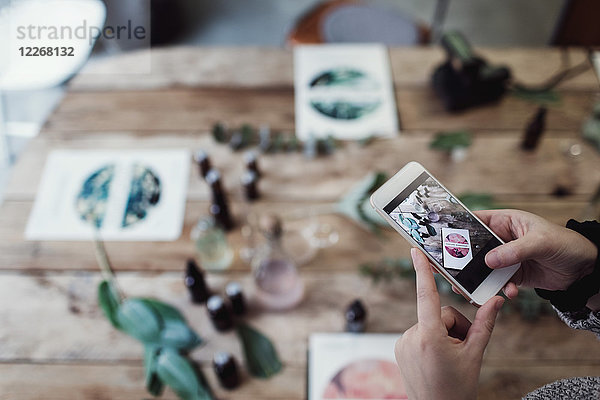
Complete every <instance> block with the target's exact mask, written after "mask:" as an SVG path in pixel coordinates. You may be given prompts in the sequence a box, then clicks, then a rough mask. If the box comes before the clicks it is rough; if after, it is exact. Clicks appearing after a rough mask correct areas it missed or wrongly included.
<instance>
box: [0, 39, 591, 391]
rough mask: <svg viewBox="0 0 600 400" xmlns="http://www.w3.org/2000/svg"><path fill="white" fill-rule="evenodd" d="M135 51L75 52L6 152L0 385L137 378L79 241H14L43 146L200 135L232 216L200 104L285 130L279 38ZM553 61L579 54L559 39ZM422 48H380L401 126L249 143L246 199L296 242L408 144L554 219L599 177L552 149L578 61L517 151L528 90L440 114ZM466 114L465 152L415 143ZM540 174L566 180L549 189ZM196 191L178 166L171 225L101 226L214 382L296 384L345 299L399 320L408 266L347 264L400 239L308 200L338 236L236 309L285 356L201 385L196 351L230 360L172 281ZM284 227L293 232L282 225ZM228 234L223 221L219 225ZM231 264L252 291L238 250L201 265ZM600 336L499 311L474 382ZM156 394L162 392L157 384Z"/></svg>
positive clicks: (287, 66)
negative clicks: (268, 294)
mask: <svg viewBox="0 0 600 400" xmlns="http://www.w3.org/2000/svg"><path fill="white" fill-rule="evenodd" d="M477 50H478V52H480V53H481V54H482V55H483V56H484V57H486V58H487V59H488V60H489V61H490V62H492V63H503V64H507V65H508V66H509V67H510V68H511V70H512V72H513V75H514V77H515V79H516V80H517V81H520V82H523V83H525V84H529V85H534V84H539V83H541V82H543V81H544V80H545V79H547V78H548V77H549V76H551V75H552V74H553V73H555V72H556V71H558V70H559V69H560V68H562V67H563V66H564V65H563V64H562V60H563V57H562V53H561V52H560V51H559V50H557V49H477ZM148 55H149V54H148V53H143V52H142V53H135V52H134V53H127V54H124V55H121V56H119V57H115V58H111V59H107V60H106V61H100V62H97V63H94V64H89V65H87V66H86V68H85V70H84V73H82V74H80V75H78V76H77V77H75V79H73V80H72V81H71V83H70V85H69V91H68V92H67V94H66V96H65V98H64V100H63V102H62V103H61V104H60V106H59V107H58V108H57V109H56V110H55V112H54V113H53V114H52V115H51V116H50V118H49V120H48V122H47V123H46V125H45V126H44V128H43V131H42V133H41V134H40V136H39V137H38V138H36V139H34V140H33V141H32V142H31V144H30V146H29V148H28V149H27V150H26V151H25V153H24V154H23V156H22V157H21V159H20V160H19V163H18V165H17V166H16V168H15V169H14V173H13V176H12V181H11V183H10V184H9V186H8V189H7V191H6V195H5V202H4V203H3V204H2V206H1V207H0V299H2V302H3V304H5V305H6V306H5V307H2V308H0V393H1V394H0V397H2V398H4V397H6V398H9V399H11V400H13V399H15V400H21V399H38V398H45V399H64V398H74V399H97V400H103V399H130V398H148V397H149V395H147V393H146V391H145V389H144V387H143V369H142V365H141V354H142V352H141V348H140V346H139V345H138V344H137V343H136V342H135V341H134V340H133V339H131V338H129V337H127V336H125V335H124V334H122V333H120V332H118V331H115V330H114V329H113V328H112V327H111V326H110V324H109V323H108V322H107V320H106V319H105V318H104V316H103V315H102V314H101V311H100V310H99V308H98V306H97V304H96V301H97V300H96V287H97V284H98V282H99V281H100V274H99V273H98V267H97V264H96V260H95V257H94V251H93V246H92V244H91V243H87V242H52V241H48V242H29V241H25V240H24V238H23V232H24V229H25V225H26V223H27V219H28V216H29V213H30V211H31V208H32V206H33V201H34V198H35V193H36V191H37V187H38V185H39V181H40V177H41V173H42V170H43V166H44V163H45V160H46V157H47V155H48V154H49V153H50V152H51V151H52V150H53V149H64V148H67V149H156V148H185V149H190V150H195V149H198V148H202V149H205V150H207V151H208V152H209V153H210V155H211V158H212V160H213V164H214V165H215V166H216V167H218V168H219V169H220V170H221V171H222V172H223V176H224V179H225V186H226V188H227V190H228V192H229V193H230V197H231V199H232V208H233V210H234V213H235V214H236V216H237V217H238V219H240V220H243V216H244V215H245V214H246V213H248V212H249V209H248V207H247V206H245V205H244V204H243V203H242V202H241V193H240V188H239V184H238V182H239V179H238V177H239V176H240V174H241V171H242V168H243V167H242V154H237V153H232V152H231V151H230V150H229V149H228V148H227V147H225V146H220V145H216V144H215V143H214V142H213V141H212V139H211V138H210V136H209V135H208V132H209V130H210V128H211V127H212V125H213V123H214V122H216V121H224V122H226V123H228V124H229V125H230V126H232V127H236V126H239V125H241V124H242V123H251V124H254V125H259V124H262V123H268V124H270V125H271V127H272V128H273V129H274V130H282V131H286V132H293V130H294V106H293V105H294V103H293V101H294V99H293V54H292V51H291V50H281V49H257V48H235V49H228V48H203V49H198V48H174V49H154V50H152V53H151V57H152V61H151V66H152V73H151V74H146V75H143V74H142V75H135V74H133V75H131V74H122V73H121V72H122V71H127V70H130V67H131V66H134V65H135V64H136V63H140V62H143V60H144V57H146V56H148ZM568 55H569V56H570V60H569V62H570V64H571V65H573V64H575V63H578V62H581V61H582V60H584V59H585V53H584V52H583V51H581V50H575V49H569V50H568ZM443 59H444V55H443V53H442V51H441V50H440V49H439V48H406V49H391V50H390V60H391V66H392V72H393V80H394V83H395V87H396V99H397V106H398V109H399V115H400V118H401V120H402V124H403V133H402V135H401V136H399V137H398V138H394V139H391V140H377V141H375V142H374V143H373V144H371V145H370V146H368V147H364V148H362V147H360V146H359V145H358V144H356V143H348V144H345V145H344V146H343V147H342V148H341V149H339V150H338V151H337V152H336V153H335V154H334V155H333V156H331V157H326V158H318V159H316V160H312V161H307V160H305V159H304V158H303V157H302V155H300V154H279V155H269V156H263V157H261V158H260V163H261V166H262V169H263V171H264V172H265V177H264V178H263V179H262V181H261V183H260V188H261V191H262V193H263V198H262V199H261V201H259V202H258V203H256V204H255V205H254V206H253V207H252V211H253V212H256V213H257V214H262V213H265V212H275V213H278V214H280V215H282V216H283V218H284V224H285V226H286V227H287V228H288V236H287V237H288V238H292V239H290V240H295V241H296V242H298V241H299V240H300V239H299V238H300V237H301V234H300V232H301V231H302V230H303V229H305V228H306V227H307V226H309V225H310V224H311V223H312V222H313V221H314V218H315V217H313V219H311V217H310V216H311V215H313V214H315V213H317V214H318V212H319V211H321V212H322V211H323V210H324V209H331V208H332V207H333V206H334V204H335V203H336V202H337V201H338V200H339V199H340V197H341V196H342V195H343V194H344V193H346V192H347V191H348V190H350V189H351V188H352V187H353V186H354V185H355V184H356V183H357V182H359V181H360V180H361V179H362V178H363V177H364V176H365V174H366V173H367V172H369V171H376V170H382V171H385V172H387V173H388V174H392V173H394V172H396V171H397V170H398V169H399V168H400V167H401V166H402V165H404V164H405V163H406V162H407V161H410V160H418V161H421V162H422V163H423V164H424V165H425V166H426V167H428V168H429V169H430V170H431V172H432V173H433V174H434V175H436V176H437V177H438V178H439V179H440V180H441V181H442V182H444V183H445V184H446V185H447V186H448V187H449V188H450V190H452V191H453V192H455V193H456V194H461V193H464V192H467V191H471V192H488V193H491V194H493V195H494V196H495V198H496V200H497V201H498V202H499V203H501V204H503V205H505V206H507V207H511V208H518V209H524V210H527V211H531V212H534V213H536V214H538V215H541V216H543V217H545V218H547V219H549V220H551V221H553V222H555V223H558V224H561V225H564V223H565V222H566V220H567V219H569V218H573V217H575V218H577V217H580V216H581V213H582V210H583V208H584V207H585V205H586V202H587V199H588V198H589V197H590V196H591V194H592V193H593V192H594V191H595V188H596V187H597V186H598V184H599V183H600V156H599V155H598V153H597V152H596V151H595V149H593V148H592V147H591V146H588V145H587V144H583V145H582V146H583V153H582V155H581V156H579V157H577V158H575V159H574V158H569V157H566V156H565V155H564V154H565V149H566V148H568V147H569V146H570V145H572V144H576V143H577V144H581V140H580V136H579V132H580V127H581V123H582V121H583V120H584V119H585V118H586V117H587V116H588V115H589V114H590V111H591V107H592V104H593V103H594V101H596V93H597V91H598V81H597V78H596V76H595V75H594V73H593V72H592V71H591V69H590V70H588V71H586V72H585V73H583V74H581V75H580V76H578V77H576V78H574V79H572V80H569V81H566V82H564V83H562V84H561V85H560V86H559V92H560V95H561V98H562V103H561V104H560V105H558V106H555V107H551V108H550V110H549V112H548V121H547V127H548V131H547V132H546V134H545V136H544V137H543V139H542V141H541V144H540V147H539V148H538V150H537V151H536V152H534V153H531V154H529V153H524V152H522V151H520V150H519V141H520V139H521V135H522V131H523V128H524V126H525V124H526V123H527V121H528V120H529V119H530V118H531V116H532V114H533V113H534V112H535V109H536V106H535V105H533V104H530V103H527V102H524V101H522V100H520V99H517V98H515V97H511V96H507V97H505V98H504V99H503V100H502V101H501V102H500V103H498V104H496V105H491V106H486V107H481V108H477V109H473V110H469V111H467V112H464V113H460V114H455V115H449V114H446V113H444V112H443V110H442V109H441V105H440V103H439V101H438V100H437V99H436V98H435V97H434V96H433V93H432V91H431V89H430V88H429V79H430V74H431V71H432V70H433V68H435V66H436V65H437V64H438V63H440V62H442V61H443ZM451 129H469V130H471V131H472V132H473V133H474V142H473V145H472V147H471V148H470V149H469V151H468V154H467V158H466V159H465V160H464V161H463V162H460V163H451V162H450V161H449V159H448V157H447V156H446V155H444V154H439V153H436V152H432V151H431V150H430V149H429V148H428V146H429V143H430V141H431V139H432V138H433V134H435V133H436V132H437V131H441V130H451ZM557 185H562V186H564V187H566V188H568V189H569V190H571V193H572V194H571V195H570V196H566V197H562V198H557V197H554V196H552V195H551V193H552V192H553V191H554V190H555V189H556V187H557ZM207 199H208V191H207V188H206V185H205V184H204V183H203V182H202V181H201V180H200V179H198V177H197V173H196V170H195V168H193V169H192V174H191V175H190V178H189V192H188V201H187V204H186V214H185V220H184V228H183V232H182V235H181V237H180V238H179V239H178V240H177V241H174V242H163V243H155V242H149V243H126V242H115V243H107V250H108V253H109V255H110V257H111V260H112V262H113V264H114V267H115V270H116V271H118V279H119V283H120V285H121V286H122V288H123V289H124V290H125V292H126V293H127V294H128V295H130V296H152V297H156V298H159V299H162V300H164V301H167V302H168V303H171V304H173V305H175V306H176V307H178V308H179V309H181V311H182V312H183V313H184V314H185V316H186V317H187V318H188V320H189V322H190V324H191V325H192V326H193V327H194V328H195V329H196V330H197V331H198V332H199V333H200V334H201V335H202V336H203V337H205V338H206V339H207V344H206V346H204V347H203V348H200V349H197V350H195V351H194V352H193V354H192V357H193V358H194V359H195V360H196V361H198V362H199V363H201V364H202V365H203V368H204V371H205V373H206V375H207V377H208V379H209V380H210V381H211V383H212V386H213V387H214V388H216V389H217V395H218V397H219V398H222V399H249V400H254V399H256V400H258V399H266V400H283V399H286V400H287V399H293V400H295V399H298V400H299V399H304V398H305V396H306V386H305V382H306V350H307V339H308V337H309V335H310V334H311V333H313V332H339V331H342V330H343V325H344V321H343V310H344V308H345V307H346V306H347V304H348V303H349V302H350V301H352V300H353V299H354V298H357V297H358V298H362V300H363V301H364V302H365V304H366V305H367V308H368V312H369V317H368V320H369V322H368V331H370V332H388V333H393V332H402V331H404V330H406V329H408V328H409V327H410V326H411V325H413V324H414V323H415V322H416V312H415V300H414V299H415V292H414V283H413V282H412V281H410V280H404V281H395V282H388V283H385V284H382V285H379V286H374V285H373V284H372V283H371V282H370V281H369V280H368V279H366V278H364V277H361V276H360V275H359V274H358V272H357V266H358V264H360V263H362V262H367V261H377V260H379V259H381V258H382V257H384V256H389V257H405V256H408V249H409V246H408V244H407V243H405V241H403V240H401V239H400V238H399V237H398V236H397V234H396V233H394V232H390V231H387V232H385V233H384V234H383V235H382V236H381V237H377V236H375V235H373V234H372V233H371V232H369V231H366V230H365V229H364V228H362V227H360V226H358V225H357V224H356V223H354V222H352V221H350V220H348V219H347V218H346V217H343V216H340V215H333V214H324V215H319V216H318V217H317V218H318V221H319V222H321V223H326V224H330V225H331V226H333V227H334V229H335V230H337V231H338V232H339V234H340V241H339V243H337V244H336V245H334V246H333V247H331V248H327V249H322V250H320V251H319V252H318V254H317V255H316V257H315V258H313V259H312V261H310V262H308V263H307V264H305V265H303V266H302V267H301V269H300V271H301V275H302V277H303V279H304V282H305V284H306V298H305V300H304V302H303V303H302V304H301V305H300V306H299V307H298V308H297V309H295V310H293V311H291V312H289V313H285V314H276V313H275V314H273V313H265V312H261V311H260V310H259V309H258V308H257V307H256V306H253V307H252V309H253V312H252V313H251V315H250V316H248V320H249V322H250V323H251V324H253V325H255V326H257V327H259V328H260V329H261V330H262V331H264V332H265V333H266V334H267V335H268V336H270V337H271V338H272V339H274V341H275V344H276V346H277V348H278V350H279V353H280V355H281V358H282V359H283V361H284V363H285V370H284V371H283V373H282V374H280V375H278V376H276V377H275V378H274V379H271V380H268V381H259V380H253V379H246V381H245V383H244V385H243V386H242V387H241V388H240V389H239V390H237V391H234V392H224V391H222V390H220V389H218V385H217V384H216V382H215V377H214V375H213V374H212V372H211V371H210V368H209V361H210V359H211V357H212V355H213V354H214V352H215V351H218V350H227V351H230V352H232V353H233V354H234V355H235V356H236V357H237V358H238V360H241V349H240V347H239V344H238V342H237V340H236V339H235V337H234V334H233V333H227V334H217V333H216V332H215V331H214V330H213V328H212V326H211V324H210V321H209V320H208V318H207V315H206V310H204V308H203V307H201V306H196V305H192V304H191V303H190V302H189V299H188V294H187V292H186V289H185V287H184V285H183V282H182V274H183V266H184V263H185V260H186V259H187V258H188V257H191V256H193V255H194V248H193V245H192V243H191V241H190V239H189V233H190V230H191V228H192V226H193V225H194V223H195V222H196V221H197V218H198V217H199V216H200V215H203V214H205V213H206V208H207V202H206V201H207ZM293 234H296V236H295V237H294V236H293ZM228 239H229V240H230V242H231V243H232V245H233V246H234V247H235V248H236V249H239V248H240V247H242V246H243V245H244V239H243V238H242V236H241V233H240V230H239V227H238V228H237V229H236V230H234V231H233V232H232V233H231V234H230V235H229V237H228ZM231 280H237V281H239V282H241V283H242V285H243V286H244V288H245V292H246V294H247V295H248V297H249V299H250V302H251V304H252V298H253V296H252V291H253V284H252V278H251V275H250V268H249V267H248V265H246V264H245V263H244V262H242V261H241V260H240V259H239V258H237V259H236V260H235V262H234V264H233V266H232V268H231V269H230V270H228V271H227V272H225V273H221V274H217V273H209V274H208V282H209V284H210V286H211V288H212V289H213V291H214V292H216V293H221V292H222V291H223V287H224V286H225V284H226V283H227V282H229V281H231ZM442 303H443V304H450V305H453V306H455V307H456V308H457V309H459V310H460V311H461V312H463V313H464V314H465V315H466V316H467V317H469V318H472V317H473V315H474V312H475V309H474V308H473V307H472V306H470V305H468V304H466V303H465V302H464V301H463V300H462V299H460V298H458V297H457V296H455V295H442ZM599 359H600V348H599V347H598V342H597V339H596V338H595V336H594V335H592V334H591V333H589V332H576V331H573V330H571V329H569V328H568V327H566V326H565V325H564V324H563V323H562V322H560V321H559V320H558V319H557V318H556V316H554V315H544V316H542V317H541V318H540V319H538V320H536V321H535V322H526V321H524V320H522V319H521V318H520V317H519V316H518V315H516V314H514V313H513V314H508V313H506V312H503V313H502V314H501V316H500V318H499V320H498V322H497V326H496V329H495V331H494V334H493V337H492V339H491V342H490V345H489V346H488V348H487V351H486V353H485V357H484V363H483V369H482V373H481V379H480V383H481V385H480V386H481V387H480V389H481V390H480V394H479V398H482V399H486V400H487V399H501V398H517V397H519V396H522V395H524V394H525V393H527V392H528V391H531V390H533V389H535V388H536V387H538V386H540V385H542V384H544V383H548V382H551V381H553V380H555V379H559V378H564V377H569V376H579V375H581V376H583V375H600V363H599V362H598V360H599ZM164 398H166V399H174V398H175V395H174V394H173V393H171V392H167V393H166V394H165V396H164Z"/></svg>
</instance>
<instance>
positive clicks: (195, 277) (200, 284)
mask: <svg viewBox="0 0 600 400" xmlns="http://www.w3.org/2000/svg"><path fill="white" fill-rule="evenodd" d="M184 284H185V286H186V287H187V288H188V290H189V292H190V296H191V298H192V302H194V303H198V304H202V303H205V302H206V300H208V298H209V297H210V290H209V289H208V286H206V281H205V280H204V274H203V273H202V271H201V270H200V268H199V267H198V264H196V261H194V260H193V259H191V258H190V259H189V260H187V264H186V267H185V279H184Z"/></svg>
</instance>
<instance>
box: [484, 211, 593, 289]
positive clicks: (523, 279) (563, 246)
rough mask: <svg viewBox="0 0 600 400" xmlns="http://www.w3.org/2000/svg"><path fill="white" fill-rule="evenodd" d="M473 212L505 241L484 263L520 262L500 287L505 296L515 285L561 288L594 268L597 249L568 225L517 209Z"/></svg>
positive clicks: (500, 265)
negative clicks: (503, 285)
mask: <svg viewBox="0 0 600 400" xmlns="http://www.w3.org/2000/svg"><path fill="white" fill-rule="evenodd" d="M475 214H476V215H477V217H479V219H481V220H482V221H483V222H484V223H485V224H486V225H487V226H489V227H490V228H491V229H492V231H494V233H496V235H498V236H499V237H500V238H501V239H502V240H503V241H505V242H506V243H505V244H503V245H501V246H498V247H496V248H495V249H493V250H491V251H490V252H489V253H488V254H487V255H486V257H485V262H486V264H487V265H488V266H489V267H490V268H492V269H498V268H505V267H509V266H511V265H514V264H517V263H521V268H519V270H518V271H517V272H516V273H515V275H514V276H513V277H512V279H511V282H509V284H507V286H506V287H505V289H504V293H505V294H506V295H507V296H508V297H509V298H514V297H516V295H517V294H518V289H517V285H518V286H525V287H535V288H540V289H547V290H565V289H567V288H568V287H569V286H570V285H571V284H572V283H573V282H575V281H577V280H579V279H581V278H583V277H584V276H586V275H589V274H590V273H592V271H593V270H594V263H595V261H596V257H597V254H598V249H597V248H596V246H595V245H594V244H593V243H592V242H590V241H589V240H588V239H586V238H585V237H583V236H582V235H580V234H579V233H577V232H575V231H572V230H571V229H567V228H563V227H561V226H559V225H556V224H553V223H551V222H549V221H546V220H545V219H543V218H541V217H538V216H537V215H534V214H531V213H528V212H525V211H519V210H487V211H477V212H475Z"/></svg>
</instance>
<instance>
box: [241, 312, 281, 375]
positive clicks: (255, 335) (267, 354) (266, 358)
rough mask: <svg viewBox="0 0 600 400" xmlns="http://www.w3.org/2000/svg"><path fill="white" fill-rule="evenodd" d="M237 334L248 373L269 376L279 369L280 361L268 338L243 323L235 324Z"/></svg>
mask: <svg viewBox="0 0 600 400" xmlns="http://www.w3.org/2000/svg"><path fill="white" fill-rule="evenodd" d="M237 334H238V337H239V338H240V342H241V343H242V347H243V349H244V357H245V358H246V367H247V368H248V372H250V374H252V375H253V376H255V377H258V378H269V377H271V376H273V375H275V374H277V373H278V372H279V371H281V368H282V365H281V361H279V357H278V356H277V351H276V350H275V347H274V346H273V343H272V342H271V341H270V340H269V338H267V337H266V336H265V335H263V334H262V333H260V332H259V331H257V330H256V329H254V328H252V327H251V326H249V325H247V324H245V323H241V324H239V325H238V326H237Z"/></svg>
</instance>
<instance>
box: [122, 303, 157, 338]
mask: <svg viewBox="0 0 600 400" xmlns="http://www.w3.org/2000/svg"><path fill="white" fill-rule="evenodd" d="M159 318H160V317H159V316H158V313H157V312H156V311H155V310H154V308H153V307H151V306H150V305H148V304H146V303H145V302H144V301H143V300H141V299H127V300H125V301H124V302H123V304H121V307H119V309H118V310H117V314H116V320H117V323H118V324H119V326H120V329H121V330H122V331H123V332H125V333H127V334H128V335H130V336H133V337H134V338H136V339H138V340H140V341H142V342H144V343H158V342H159V340H160V334H161V326H160V319H159Z"/></svg>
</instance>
